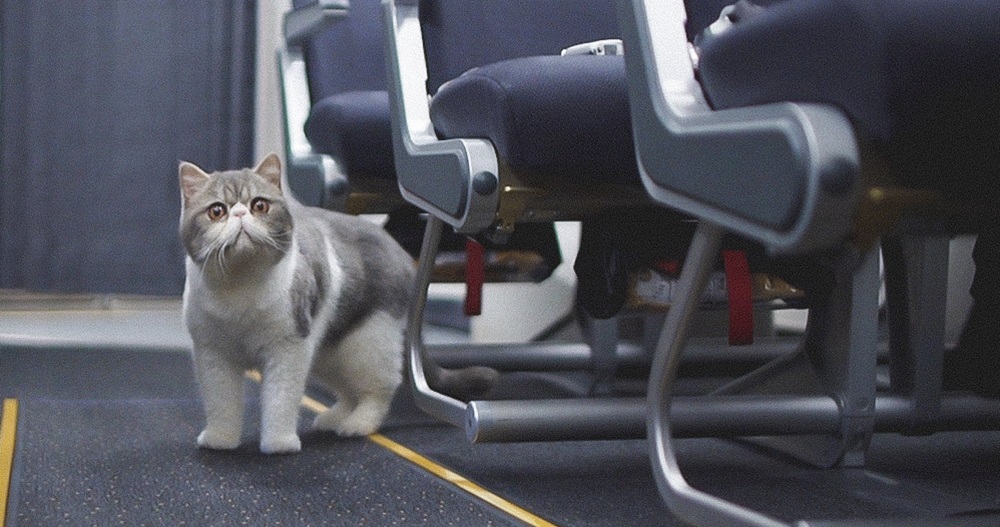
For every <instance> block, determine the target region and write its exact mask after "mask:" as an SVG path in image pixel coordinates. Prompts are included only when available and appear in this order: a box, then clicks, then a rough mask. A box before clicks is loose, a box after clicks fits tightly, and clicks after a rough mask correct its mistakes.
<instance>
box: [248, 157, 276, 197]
mask: <svg viewBox="0 0 1000 527" xmlns="http://www.w3.org/2000/svg"><path fill="white" fill-rule="evenodd" d="M253 171H254V173H256V174H257V175H259V176H261V177H263V178H264V179H266V180H268V181H269V182H270V183H271V184H272V185H274V186H276V187H278V188H279V189H280V188H281V158H279V157H278V155H277V154H275V153H274V152H271V153H270V154H267V157H265V158H264V160H263V161H261V162H260V164H259V165H257V168H255V169H253Z"/></svg>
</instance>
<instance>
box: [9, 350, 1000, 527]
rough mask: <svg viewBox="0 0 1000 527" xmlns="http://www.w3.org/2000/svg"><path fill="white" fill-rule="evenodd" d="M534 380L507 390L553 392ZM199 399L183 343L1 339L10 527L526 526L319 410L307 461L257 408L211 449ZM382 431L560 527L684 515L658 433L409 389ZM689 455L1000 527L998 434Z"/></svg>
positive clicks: (834, 510)
mask: <svg viewBox="0 0 1000 527" xmlns="http://www.w3.org/2000/svg"><path fill="white" fill-rule="evenodd" d="M522 381H523V379H518V380H517V382H510V383H508V384H510V386H511V389H515V388H516V387H517V386H522V387H523V386H533V387H532V388H531V389H532V391H533V392H534V395H542V393H541V392H543V391H544V388H543V385H544V383H535V384H531V383H524V382H522ZM248 384H249V385H250V386H251V387H253V386H255V385H254V384H253V383H250V381H248ZM253 392H254V390H253V388H251V390H250V392H249V396H250V397H251V401H253V398H254V397H255V396H256V394H255V393H253ZM194 394H195V386H194V382H193V380H192V375H191V367H190V358H189V357H188V356H187V355H186V354H183V353H167V352H150V351H143V352H135V351H127V350H118V351H114V350H104V349H97V348H92V349H72V350H48V349H30V348H0V397H16V398H18V399H19V401H20V403H21V411H20V417H19V419H18V446H17V450H16V456H15V477H14V478H13V485H12V488H11V499H10V503H9V511H8V512H9V518H8V520H9V521H8V524H7V525H8V527H12V526H35V525H39V526H50V525H461V526H465V525H519V524H520V522H519V521H518V520H516V519H514V518H512V517H510V516H508V515H506V514H505V513H502V512H500V511H499V510H498V509H495V508H493V507H492V506H490V505H488V504H486V503H485V502H482V501H480V500H478V499H475V498H473V497H471V496H470V495H468V494H466V493H464V492H463V491H461V490H459V489H457V488H456V487H455V486H453V485H452V484H450V483H447V482H445V481H443V480H440V479H437V478H436V477H434V476H432V475H430V474H429V473H427V472H426V471H424V470H423V469H420V468H418V467H416V466H415V465H413V464H411V463H410V462H409V461H406V460H404V459H402V458H399V457H397V456H395V455H394V454H392V453H390V452H389V451H387V450H385V449H383V448H382V447H380V446H378V445H376V444H374V443H372V442H371V441H368V440H366V439H355V440H344V439H339V438H337V437H335V436H331V435H328V434H318V433H313V432H309V431H307V430H306V429H307V425H306V423H308V421H309V419H303V452H302V453H301V454H298V455H293V456H263V455H260V454H259V453H258V452H257V447H256V441H257V433H258V432H257V430H258V428H257V427H258V425H257V422H258V419H257V416H256V415H250V416H248V419H247V420H246V423H247V425H246V427H247V428H246V430H245V438H244V439H245V440H244V446H243V447H241V448H240V449H239V450H237V451H235V452H228V453H220V452H206V451H203V450H199V449H197V448H196V447H195V446H194V437H195V435H196V434H197V432H198V430H199V428H200V426H201V422H202V416H201V410H200V406H199V403H198V402H197V399H196V398H195V397H194ZM312 395H314V396H315V397H316V398H319V399H321V400H325V402H327V403H329V400H328V399H326V398H325V396H324V394H322V393H313V394H312ZM521 395H522V396H530V395H531V394H523V393H522V394H521ZM250 407H251V408H252V409H253V408H256V405H255V404H253V403H251V405H250ZM253 411H254V412H255V411H256V410H253ZM305 417H308V416H305ZM384 434H385V435H386V436H388V437H390V438H392V439H394V440H396V441H398V442H400V443H402V444H404V445H407V446H409V447H410V448H412V449H414V450H416V451H417V452H419V453H421V454H423V455H425V456H427V457H429V458H430V459H432V460H435V461H436V462H438V463H440V464H442V465H444V466H446V467H448V468H450V469H452V470H454V471H455V472H458V473H459V474H461V475H463V476H465V477H467V478H469V479H470V480H472V481H474V482H476V483H479V484H480V485H482V486H483V487H485V488H487V489H489V490H491V491H493V492H494V493H496V494H498V495H500V496H502V497H504V498H506V499H508V500H510V501H511V502H513V503H515V504H517V505H520V506H522V507H524V508H526V509H528V510H530V511H532V512H533V513H535V514H537V515H538V516H541V517H543V518H546V519H548V520H550V521H552V522H554V523H556V524H557V525H572V526H591V525H592V526H602V525H615V526H617V525H650V526H656V525H676V521H675V520H674V519H673V518H672V517H671V515H670V514H669V512H668V511H667V510H666V508H665V506H664V505H663V504H662V502H661V501H660V499H659V496H658V495H657V493H656V489H655V485H654V482H653V476H652V473H651V470H650V467H649V460H648V457H647V452H646V443H645V442H644V441H596V442H570V443H524V444H500V445H488V444H487V445H470V444H468V443H467V442H466V440H465V438H464V434H463V432H461V431H460V430H457V429H454V428H451V427H448V426H443V425H440V424H438V423H436V422H434V421H432V420H431V419H429V418H428V417H426V416H425V415H423V414H422V413H420V412H419V411H418V410H417V409H416V408H415V407H414V406H413V404H412V401H410V400H409V397H408V395H407V392H406V391H405V390H404V391H403V392H402V393H401V394H400V396H399V397H397V400H396V402H395V405H394V408H393V411H392V413H391V415H390V418H389V420H388V421H387V423H386V426H385V428H384ZM679 448H680V462H681V465H682V468H683V469H684V470H685V474H686V475H687V476H688V478H689V481H690V482H691V483H692V484H693V485H694V486H695V487H696V488H700V489H703V490H706V491H709V492H712V493H716V494H718V495H719V496H722V497H724V498H726V499H729V500H732V501H734V502H737V503H740V504H743V505H745V506H748V507H752V508H754V509H757V510H761V511H763V512H766V513H768V514H771V515H773V516H775V517H777V518H781V519H787V520H793V519H797V518H828V519H860V518H876V519H878V518H903V517H907V516H911V515H916V516H919V517H925V518H932V519H938V520H941V521H942V524H943V525H948V524H950V523H954V522H956V521H957V519H958V518H966V517H976V518H985V519H986V521H987V523H988V522H989V521H990V520H991V519H995V520H997V521H996V524H997V525H1000V515H998V514H997V509H998V508H1000V432H992V433H983V432H976V433H944V434H936V435H933V436H929V437H902V436H898V435H879V436H876V437H875V439H874V441H873V444H872V448H871V451H870V456H869V464H868V466H867V467H866V468H864V469H839V470H817V469H813V468H810V467H806V466H803V465H801V464H798V463H796V462H793V461H790V460H787V459H782V458H780V457H776V456H774V455H772V454H770V453H765V452H764V451H762V450H759V449H757V448H755V447H752V446H749V445H743V444H740V443H734V442H730V441H722V440H715V439H697V440H683V441H680V442H679ZM876 521H877V520H876Z"/></svg>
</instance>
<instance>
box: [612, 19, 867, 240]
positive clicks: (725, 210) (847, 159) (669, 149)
mask: <svg viewBox="0 0 1000 527" xmlns="http://www.w3.org/2000/svg"><path fill="white" fill-rule="evenodd" d="M619 13H620V20H621V24H622V32H623V35H624V36H625V39H624V40H625V53H626V64H627V70H628V77H629V78H628V82H629V101H630V105H631V109H632V120H633V124H632V126H633V131H634V133H635V144H636V153H637V157H638V160H639V168H640V173H641V175H642V180H643V184H644V185H645V186H646V189H647V191H648V192H649V194H650V195H651V196H652V197H653V198H654V199H655V200H657V201H659V202H661V203H663V204H665V205H667V206H669V207H672V208H675V209H677V210H680V211H682V212H684V213H687V214H690V215H692V216H694V217H697V218H699V219H701V220H706V221H711V222H713V223H715V224H718V225H720V226H722V227H723V228H725V229H727V230H729V231H733V232H736V233H739V234H742V235H744V236H747V237H750V238H752V239H756V240H758V241H760V242H762V243H764V244H765V245H766V246H767V247H769V248H770V249H771V250H773V251H776V252H799V251H807V250H810V249H817V248H822V247H828V246H831V245H833V244H836V243H838V242H840V241H842V240H843V238H844V237H845V235H846V233H847V232H848V230H849V229H850V227H851V222H852V220H853V217H854V215H855V208H856V207H857V204H858V202H859V196H860V193H861V191H862V186H861V178H860V158H859V152H858V147H857V144H856V139H855V135H854V130H853V128H852V127H851V125H850V122H849V121H848V120H847V118H846V117H844V115H843V114H842V113H841V112H839V111H838V110H836V109H834V108H832V107H828V106H823V105H818V104H793V103H782V104H771V105H765V106H756V107H749V108H739V109H731V110H720V111H715V110H712V109H711V108H710V107H709V105H708V104H707V102H706V100H705V97H704V94H703V92H702V90H701V87H700V85H699V84H698V82H697V81H696V79H695V76H694V68H693V66H692V63H691V56H690V52H689V47H688V42H687V35H686V33H685V30H684V22H685V19H686V16H687V15H686V12H685V8H684V2H683V0H622V1H620V2H619Z"/></svg>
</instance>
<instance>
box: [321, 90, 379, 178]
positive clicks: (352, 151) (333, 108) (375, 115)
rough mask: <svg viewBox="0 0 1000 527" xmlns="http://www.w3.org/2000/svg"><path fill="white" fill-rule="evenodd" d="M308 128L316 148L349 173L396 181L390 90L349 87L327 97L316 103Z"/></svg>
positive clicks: (349, 174)
mask: <svg viewBox="0 0 1000 527" xmlns="http://www.w3.org/2000/svg"><path fill="white" fill-rule="evenodd" d="M305 129H306V130H305V131H306V138H307V139H308V140H309V144H310V145H312V147H313V150H315V151H316V152H319V153H322V154H329V155H331V156H333V157H334V158H335V159H337V160H338V161H340V162H341V163H342V164H343V165H344V166H343V167H342V168H343V169H344V170H345V171H346V172H347V175H348V176H351V175H362V176H365V177H376V178H383V179H391V180H393V181H395V179H396V170H395V163H394V162H393V153H392V129H391V121H390V114H389V94H388V92H386V91H382V90H372V91H347V92H343V93H338V94H336V95H331V96H329V97H326V98H324V99H322V100H320V101H319V102H318V103H316V104H315V105H313V107H312V109H311V110H310V112H309V118H308V119H307V120H306V126H305Z"/></svg>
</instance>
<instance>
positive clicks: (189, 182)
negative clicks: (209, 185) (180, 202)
mask: <svg viewBox="0 0 1000 527" xmlns="http://www.w3.org/2000/svg"><path fill="white" fill-rule="evenodd" d="M177 172H178V178H179V179H180V183H181V197H183V198H184V203H185V204H187V202H188V200H190V199H191V196H194V194H195V193H196V192H198V190H199V189H200V188H201V187H202V185H204V184H205V182H206V181H208V179H209V177H210V176H209V175H208V174H206V173H205V171H204V170H202V169H200V168H198V167H197V166H196V165H195V164H193V163H188V162H187V161H182V162H181V164H180V167H179V168H178V169H177Z"/></svg>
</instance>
